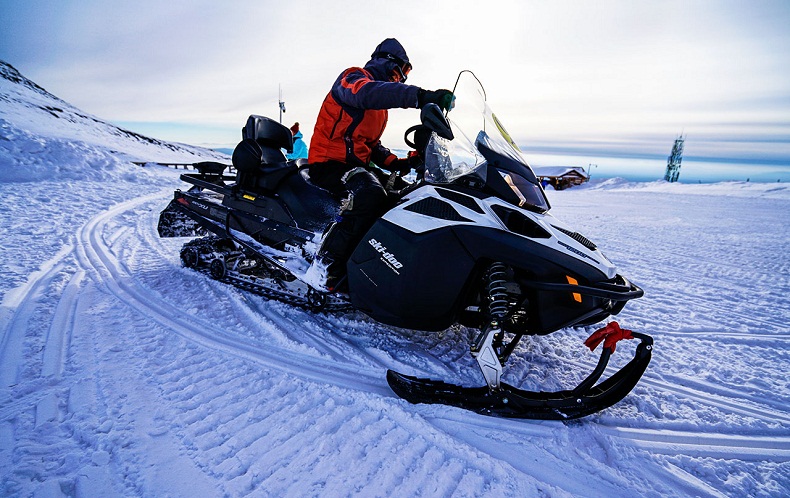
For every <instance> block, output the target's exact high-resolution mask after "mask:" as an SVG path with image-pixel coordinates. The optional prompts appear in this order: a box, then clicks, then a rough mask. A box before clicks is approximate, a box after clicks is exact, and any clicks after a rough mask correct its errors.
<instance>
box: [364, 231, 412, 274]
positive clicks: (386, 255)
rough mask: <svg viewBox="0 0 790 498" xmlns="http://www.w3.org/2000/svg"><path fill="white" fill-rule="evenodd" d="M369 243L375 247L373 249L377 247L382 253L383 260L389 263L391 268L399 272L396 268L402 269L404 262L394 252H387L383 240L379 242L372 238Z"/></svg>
mask: <svg viewBox="0 0 790 498" xmlns="http://www.w3.org/2000/svg"><path fill="white" fill-rule="evenodd" d="M368 244H370V245H371V246H372V247H373V249H375V250H376V251H378V252H379V254H381V260H382V261H384V262H385V263H387V265H388V266H389V267H390V268H392V270H393V271H395V273H398V272H397V271H396V270H400V269H401V268H403V263H401V262H400V261H398V259H397V258H396V257H395V255H394V254H392V253H391V252H387V248H386V247H384V245H383V244H382V243H381V242H379V241H378V240H376V239H370V240H369V241H368Z"/></svg>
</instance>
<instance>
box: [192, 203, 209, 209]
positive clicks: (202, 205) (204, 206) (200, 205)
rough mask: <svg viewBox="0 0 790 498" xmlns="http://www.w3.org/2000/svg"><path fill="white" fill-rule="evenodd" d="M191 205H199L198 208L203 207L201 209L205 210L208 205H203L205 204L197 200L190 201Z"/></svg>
mask: <svg viewBox="0 0 790 498" xmlns="http://www.w3.org/2000/svg"><path fill="white" fill-rule="evenodd" d="M192 205H193V206H196V207H199V208H200V209H203V210H205V211H208V206H206V205H205V204H203V203H202V202H198V201H192Z"/></svg>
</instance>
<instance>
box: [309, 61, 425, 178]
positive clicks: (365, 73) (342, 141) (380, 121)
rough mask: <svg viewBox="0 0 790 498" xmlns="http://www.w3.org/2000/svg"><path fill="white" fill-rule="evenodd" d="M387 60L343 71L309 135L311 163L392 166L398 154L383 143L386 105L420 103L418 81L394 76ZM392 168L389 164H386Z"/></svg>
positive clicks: (389, 106) (390, 107) (387, 107)
mask: <svg viewBox="0 0 790 498" xmlns="http://www.w3.org/2000/svg"><path fill="white" fill-rule="evenodd" d="M385 64H386V62H385V61H383V60H382V59H374V60H371V61H370V62H369V63H368V64H367V65H366V66H365V68H364V69H363V68H359V67H352V68H349V69H346V70H345V71H343V73H342V74H341V75H340V76H338V78H337V80H336V81H335V83H334V85H332V89H331V90H330V91H329V93H328V94H327V96H326V98H325V99H324V103H323V104H322V105H321V110H320V111H319V113H318V118H317V119H316V124H315V130H314V131H313V136H312V138H311V140H310V155H309V158H308V160H309V162H310V164H314V163H322V162H326V161H339V162H342V163H345V164H348V165H349V166H352V167H356V166H363V167H365V166H368V164H369V163H370V162H371V161H372V162H374V163H376V164H377V165H379V166H382V167H384V168H387V167H388V166H389V165H390V164H391V163H392V161H394V160H395V159H396V157H395V155H394V154H392V153H391V152H390V151H389V149H387V148H386V147H384V146H383V145H381V141H380V139H381V135H382V134H383V133H384V128H385V127H386V126H387V118H388V113H387V109H392V108H396V107H400V108H410V107H414V108H416V107H417V93H418V91H419V88H418V87H416V86H411V85H405V84H403V83H397V82H391V81H389V78H388V71H387V69H388V68H387V67H386V66H385ZM387 169H388V168H387Z"/></svg>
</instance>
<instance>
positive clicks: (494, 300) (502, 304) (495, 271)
mask: <svg viewBox="0 0 790 498" xmlns="http://www.w3.org/2000/svg"><path fill="white" fill-rule="evenodd" d="M506 283H507V266H506V265H505V264H504V263H501V262H495V263H492V264H491V266H489V267H488V271H487V272H486V291H487V292H488V311H489V313H490V314H491V318H492V319H493V320H502V319H503V318H505V316H506V315H507V312H508V307H509V306H508V304H509V303H508V297H507V287H506V286H505V284H506Z"/></svg>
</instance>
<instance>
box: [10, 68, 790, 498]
mask: <svg viewBox="0 0 790 498" xmlns="http://www.w3.org/2000/svg"><path fill="white" fill-rule="evenodd" d="M3 68H4V69H3V71H4V77H3V79H2V80H0V98H1V99H2V101H0V119H2V128H1V130H2V135H0V240H2V241H3V242H2V244H0V262H2V263H1V264H0V496H13V497H17V496H18V497H28V496H34V497H96V496H101V497H112V496H201V497H212V496H234V497H235V496H299V497H302V496H365V497H367V496H404V497H412V496H431V497H432V496H443V497H445V496H492V497H509V496H513V497H516V496H518V497H524V496H550V497H564V496H578V497H606V498H610V497H629V498H630V497H634V496H647V497H656V498H658V497H662V498H663V497H668V496H669V497H688V496H716V497H720V496H732V497H744V496H748V497H780V496H788V495H790V383H788V372H790V327H789V326H788V323H790V300H788V299H787V295H788V292H790V256H788V255H789V254H790V223H788V221H787V213H788V212H790V194H788V190H786V189H785V188H784V185H775V184H735V183H728V184H715V185H712V186H706V185H678V184H674V185H668V184H665V183H663V182H659V183H655V184H641V183H629V182H624V181H622V180H607V181H601V182H598V181H594V182H592V183H591V184H590V185H588V186H585V188H574V189H570V190H566V191H560V192H554V191H549V192H548V195H549V197H550V200H551V203H552V206H553V208H552V213H553V214H554V215H555V216H556V217H557V218H560V219H562V220H563V221H565V222H567V223H569V224H570V225H571V226H573V227H575V228H577V229H578V230H579V231H580V232H581V233H583V234H585V235H586V236H588V237H590V238H591V239H592V240H593V241H595V242H596V243H597V244H598V245H599V246H600V247H602V248H603V250H604V252H605V253H606V254H607V256H608V257H609V259H611V260H612V261H614V262H615V263H616V264H617V265H618V267H619V268H620V269H621V270H622V272H623V273H624V274H625V275H628V276H629V277H631V278H632V279H633V280H634V281H635V282H637V283H638V284H639V285H640V286H642V287H643V288H644V289H645V293H646V294H645V297H644V298H642V299H638V300H635V301H634V302H633V303H629V305H628V306H627V307H626V308H625V310H624V311H623V312H622V313H621V314H620V315H619V316H618V321H619V322H620V323H622V324H623V326H624V327H627V328H631V329H633V330H637V331H641V332H646V333H648V334H650V335H652V336H653V338H654V339H655V350H654V357H653V361H652V363H651V365H650V367H649V368H648V371H647V373H646V374H645V377H644V378H643V379H642V381H641V382H640V384H639V385H638V386H637V387H636V389H635V390H634V391H633V392H632V393H631V394H630V395H629V396H627V397H626V398H625V399H624V400H623V401H622V402H620V403H618V404H617V405H615V406H613V407H612V408H610V409H607V410H604V411H603V412H601V413H599V414H596V415H594V416H590V417H587V418H585V419H582V420H579V421H575V422H573V423H569V424H562V423H559V422H532V421H518V420H499V419H493V418H487V417H484V416H478V415H475V414H473V413H470V412H466V411H463V410H459V409H454V408H448V407H443V406H424V405H410V404H408V403H406V402H404V401H402V400H400V399H398V398H397V397H395V396H394V395H393V394H392V392H391V391H390V390H389V388H388V387H387V384H386V382H385V380H384V372H385V371H386V369H387V368H395V369H397V370H400V371H403V372H405V373H413V374H420V375H423V376H428V377H434V378H456V379H457V378H460V380H462V381H463V382H465V383H467V384H468V385H473V384H479V383H480V379H478V375H479V374H478V373H477V371H476V370H475V368H474V364H473V360H471V358H470V357H469V354H468V341H469V338H470V336H472V335H473V332H472V331H470V330H467V329H465V328H463V327H455V328H451V329H448V330H446V331H442V332H441V333H438V334H437V333H429V332H421V331H411V330H401V329H393V328H391V327H385V326H382V325H379V324H376V323H373V322H371V321H370V320H369V319H367V318H366V317H364V316H362V315H360V314H344V315H328V314H319V315H315V314H310V313H307V312H305V311H303V310H301V309H296V308H293V307H290V306H287V305H285V304H282V303H278V302H272V301H267V300H265V299H263V298H261V297H258V296H254V295H250V294H247V293H245V292H242V291H240V290H238V289H235V288H231V287H228V286H227V285H226V284H223V283H220V282H217V281H214V280H211V279H210V278H208V277H206V276H205V275H202V274H198V273H196V272H193V271H190V270H188V269H185V268H182V267H181V264H180V262H179V257H178V251H179V248H180V246H181V244H183V243H184V242H185V241H186V240H185V239H160V238H159V237H158V236H157V234H156V222H157V219H158V216H159V211H160V210H161V209H162V208H164V206H165V205H166V204H167V202H168V201H169V199H171V198H172V192H173V190H174V189H175V188H182V187H183V185H184V184H183V183H182V182H180V181H179V180H178V172H176V171H173V170H168V169H166V168H159V167H146V168H140V167H137V166H134V165H132V164H131V163H130V162H129V158H135V159H141V160H162V161H164V160H178V161H182V160H188V159H186V158H190V157H193V158H211V157H214V156H212V155H211V154H209V153H206V154H207V155H203V151H201V150H200V149H197V148H190V147H187V146H181V145H177V144H165V143H164V142H160V141H157V140H153V139H145V138H139V137H137V136H136V135H134V134H130V133H129V132H125V131H123V130H120V129H118V128H115V127H113V126H112V125H110V124H108V123H105V122H102V121H101V120H99V119H97V118H93V117H91V116H89V115H88V114H86V113H82V112H81V111H79V110H76V109H74V108H73V107H71V106H69V105H68V104H66V103H64V102H62V101H60V100H58V99H57V98H56V97H54V96H52V95H49V94H48V93H47V92H46V91H44V90H43V89H41V88H40V87H38V86H37V85H36V84H35V83H32V82H30V81H28V80H25V79H24V78H22V77H21V76H19V75H18V73H16V72H15V71H13V70H12V69H11V68H10V67H9V66H7V65H5V66H3ZM47 107H51V108H52V109H47ZM22 182H24V183H22ZM589 332H590V328H586V329H578V330H577V329H566V330H561V331H558V332H555V333H553V334H550V335H548V336H545V337H534V338H525V340H524V341H522V343H521V344H520V345H519V347H518V348H517V349H516V351H515V352H514V353H513V358H512V359H511V362H510V363H509V365H508V366H507V367H506V369H505V376H504V380H505V381H506V382H508V383H510V384H513V385H516V386H520V387H523V388H526V389H536V388H541V387H542V388H545V389H552V390H554V389H558V388H561V387H569V386H572V385H575V384H576V383H577V382H578V381H579V380H580V379H581V378H583V377H584V375H586V374H587V373H588V372H589V371H590V370H591V368H592V366H594V364H595V362H596V360H597V355H595V354H593V353H590V352H589V350H586V349H585V348H584V347H583V344H582V341H583V340H584V339H585V338H586V337H587V336H588V335H589ZM629 342H632V341H624V342H623V343H621V344H620V345H618V347H617V353H616V354H615V356H614V358H613V363H615V364H616V365H615V366H619V365H617V363H618V362H623V361H625V360H627V358H628V357H629V355H630V353H631V350H632V349H631V348H632V347H633V346H632V345H631V344H629ZM620 364H622V363H620Z"/></svg>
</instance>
